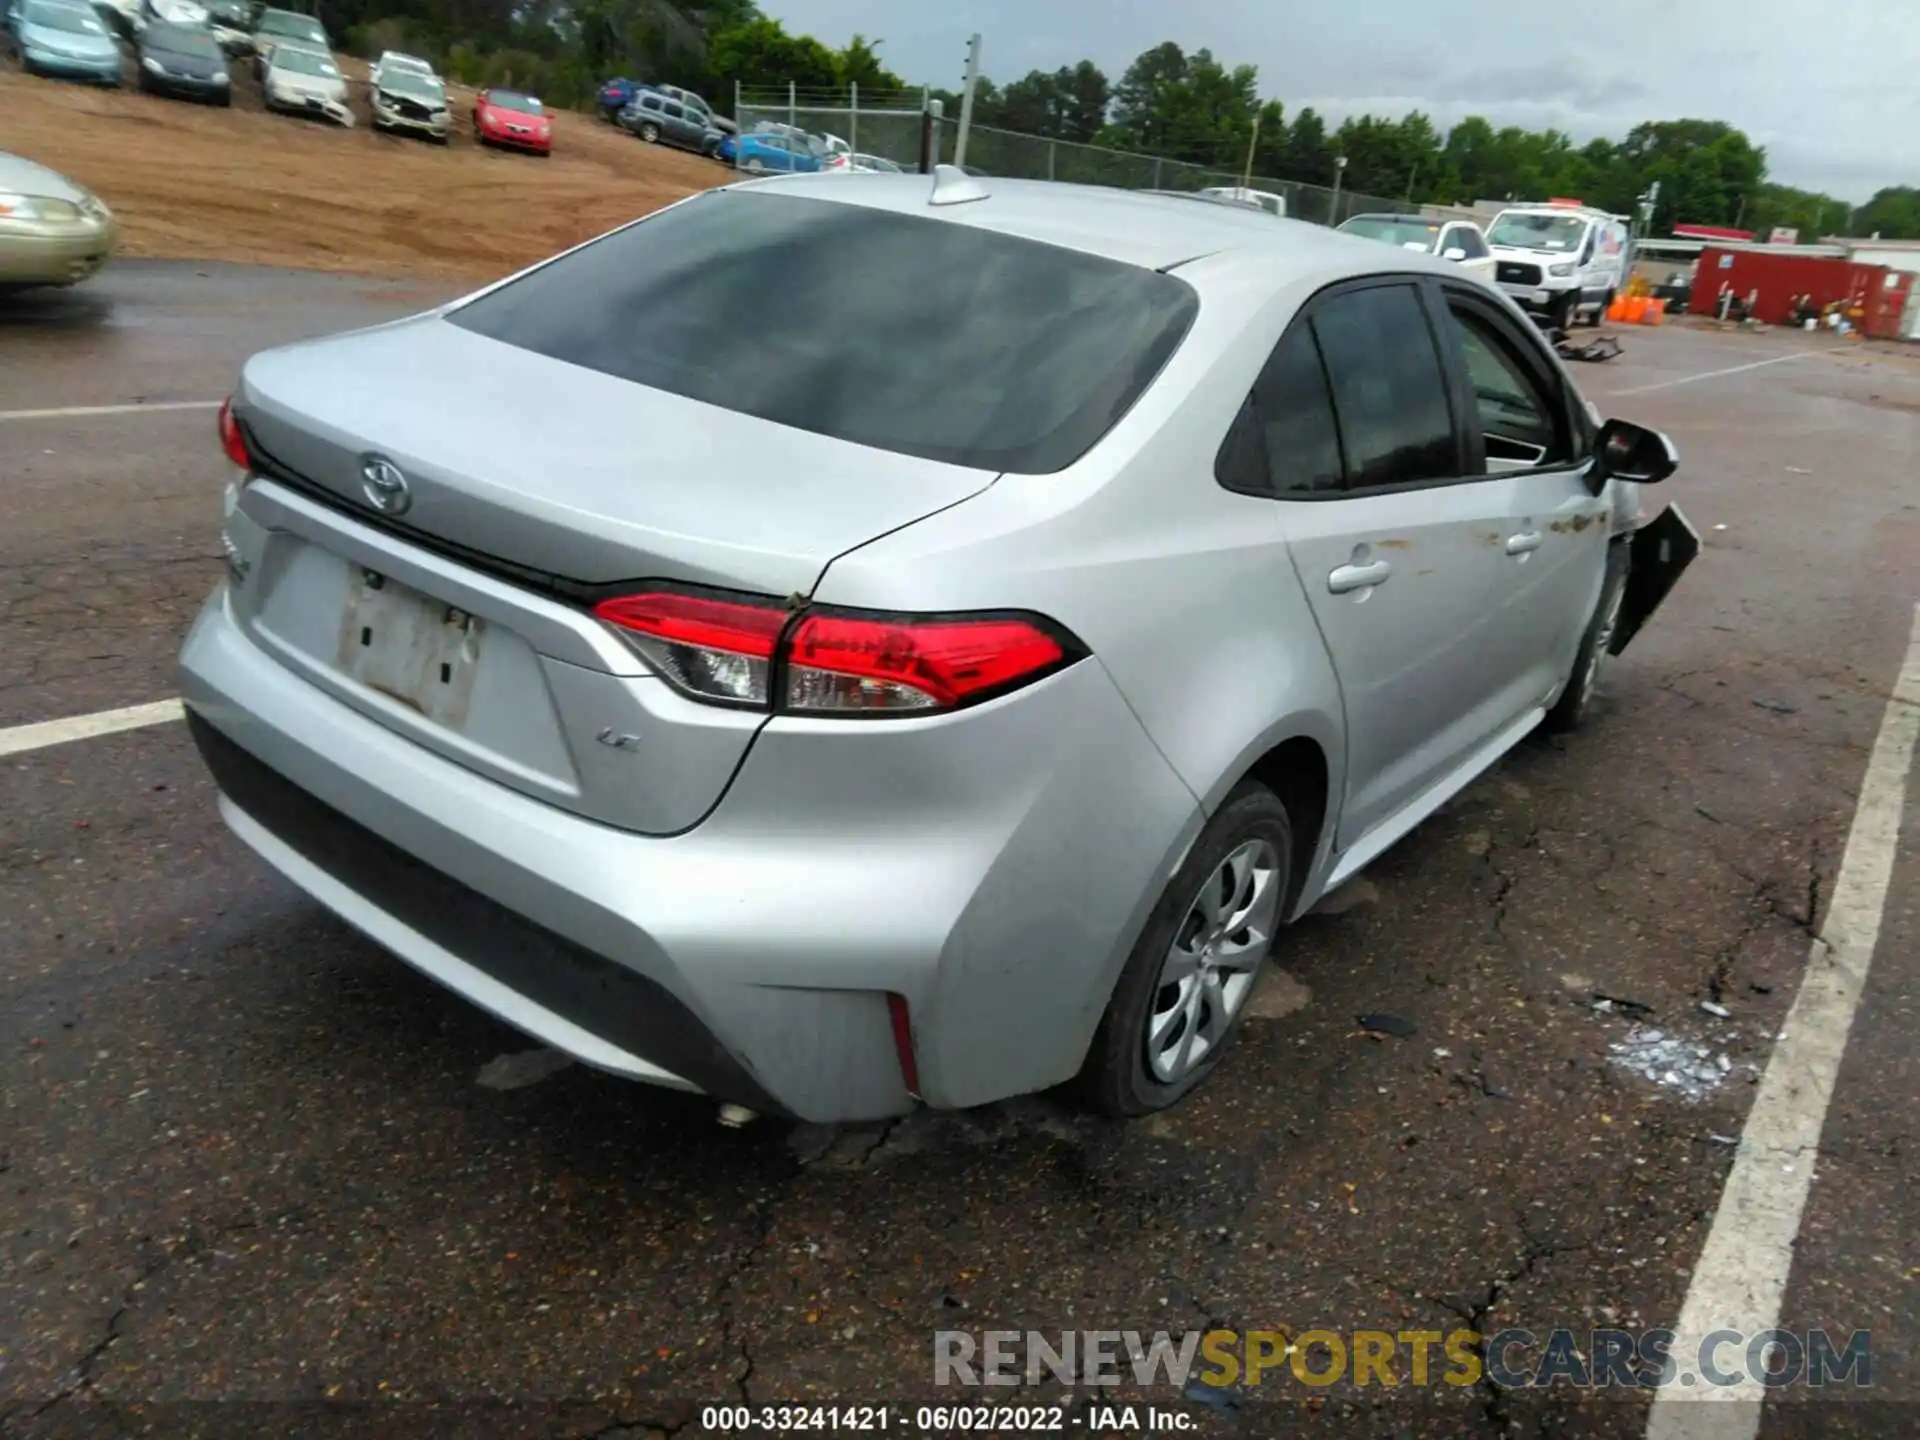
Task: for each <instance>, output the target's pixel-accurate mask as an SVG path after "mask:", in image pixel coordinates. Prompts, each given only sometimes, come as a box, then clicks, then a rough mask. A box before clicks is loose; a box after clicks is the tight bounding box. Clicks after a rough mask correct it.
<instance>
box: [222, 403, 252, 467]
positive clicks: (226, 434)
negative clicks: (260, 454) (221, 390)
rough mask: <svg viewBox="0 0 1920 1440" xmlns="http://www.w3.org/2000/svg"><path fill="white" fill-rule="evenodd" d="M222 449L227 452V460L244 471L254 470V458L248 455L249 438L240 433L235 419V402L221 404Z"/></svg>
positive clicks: (238, 424) (238, 423)
mask: <svg viewBox="0 0 1920 1440" xmlns="http://www.w3.org/2000/svg"><path fill="white" fill-rule="evenodd" d="M220 448H221V449H222V450H224V451H226V452H227V459H229V460H231V461H232V462H233V463H234V464H236V465H238V466H239V467H240V468H241V469H242V470H251V469H252V468H253V457H252V456H251V455H249V454H248V453H247V437H246V436H244V435H242V434H241V433H240V422H239V421H238V420H236V419H234V418H233V401H232V400H231V399H227V400H222V401H221V402H220Z"/></svg>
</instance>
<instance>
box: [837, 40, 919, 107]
mask: <svg viewBox="0 0 1920 1440" xmlns="http://www.w3.org/2000/svg"><path fill="white" fill-rule="evenodd" d="M880 44H881V42H880V41H878V40H869V39H867V37H866V36H864V35H860V34H855V35H854V37H853V39H851V40H849V41H848V42H847V44H846V48H845V49H843V50H836V51H834V52H833V77H834V83H835V84H836V85H858V86H859V87H860V88H861V89H862V90H863V91H866V92H868V93H869V94H873V95H882V94H890V93H892V92H894V91H899V90H904V89H906V88H907V82H906V81H904V80H902V79H901V78H900V77H899V76H898V75H896V74H894V73H893V71H891V70H889V69H887V67H886V66H885V65H883V64H882V63H881V62H880Z"/></svg>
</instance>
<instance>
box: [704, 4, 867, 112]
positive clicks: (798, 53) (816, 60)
mask: <svg viewBox="0 0 1920 1440" xmlns="http://www.w3.org/2000/svg"><path fill="white" fill-rule="evenodd" d="M838 60H839V57H838V56H836V55H835V53H834V52H833V51H831V50H829V49H828V48H827V47H826V46H825V45H822V44H821V43H820V42H819V41H818V40H816V39H814V38H813V37H812V36H811V35H789V34H788V33H787V31H786V27H785V26H783V25H781V23H780V22H779V21H778V20H769V19H766V18H765V17H758V18H755V19H752V20H749V21H747V22H746V23H745V24H742V25H735V26H733V27H731V28H729V29H726V30H722V31H720V32H718V33H717V34H715V35H714V37H713V39H712V40H711V41H710V42H709V43H708V46H707V72H708V77H709V84H710V86H711V87H712V88H713V89H714V90H715V91H717V92H718V93H719V94H721V95H725V96H731V95H732V94H733V89H734V86H735V85H736V84H737V85H739V86H741V87H742V88H743V89H748V90H753V89H759V90H769V89H777V88H784V87H785V86H787V85H789V84H791V85H793V86H795V87H796V88H798V89H801V90H830V89H833V88H835V87H836V86H837V85H839V83H840V79H839V75H840V72H839V68H838Z"/></svg>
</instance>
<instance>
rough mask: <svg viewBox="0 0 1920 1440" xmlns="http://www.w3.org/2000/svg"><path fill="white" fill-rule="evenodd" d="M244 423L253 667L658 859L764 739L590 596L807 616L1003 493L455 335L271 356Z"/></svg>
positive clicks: (754, 717)
mask: <svg viewBox="0 0 1920 1440" xmlns="http://www.w3.org/2000/svg"><path fill="white" fill-rule="evenodd" d="M234 411H235V414H236V416H238V417H239V418H240V419H241V421H242V423H243V424H244V425H245V426H246V428H247V430H248V432H249V434H250V436H251V437H252V439H253V441H254V442H255V444H256V447H257V449H258V450H259V451H261V452H264V455H265V456H266V457H268V458H269V459H270V461H271V462H272V463H271V465H270V466H268V467H266V473H267V475H268V477H269V478H265V479H261V480H258V481H256V482H254V483H253V484H252V485H250V486H248V487H247V489H246V491H245V492H243V495H242V499H241V502H240V508H239V511H238V513H236V514H235V516H233V517H232V519H231V521H230V524H229V535H228V543H229V545H230V547H232V550H233V559H234V563H235V568H234V572H233V573H234V575H235V577H236V578H235V579H234V580H233V582H232V583H231V585H230V590H229V593H230V603H232V605H233V606H234V610H235V614H236V617H237V618H238V619H239V620H240V622H241V624H242V625H243V626H244V627H245V628H246V629H247V631H248V633H249V634H250V635H251V636H252V638H253V639H254V641H255V643H257V644H259V645H260V646H261V648H262V649H264V650H266V651H267V652H268V653H270V654H272V655H273V656H274V657H275V658H276V659H277V660H279V661H280V662H281V663H282V664H284V665H286V666H287V667H288V668H290V669H292V670H294V671H295V672H296V673H298V674H300V675H302V676H303V677H304V678H306V679H307V680H309V681H310V682H312V683H313V684H315V685H316V686H318V687H319V688H320V689H322V690H323V691H325V692H326V693H328V694H330V695H332V696H333V697H334V698H336V699H338V700H340V701H341V702H342V703H344V704H347V705H349V706H351V707H353V708H354V709H356V710H358V711H359V712H360V713H361V714H363V715H365V716H367V717H368V718H370V719H373V720H375V721H377V722H379V723H381V724H383V725H385V726H387V727H388V728H390V729H392V730H395V731H397V732H398V733H401V734H404V735H406V736H407V737H408V738H410V739H412V740H415V741H417V742H418V743H420V744H422V745H424V746H426V747H428V748H429V749H431V750H433V751H435V752H437V753H438V754H440V755H442V756H443V757H445V758H446V759H448V760H450V761H453V762H455V763H457V764H459V765H462V766H465V767H466V768H468V769H470V770H474V771H476V772H478V773H480V774H483V775H486V776H488V777H489V778H491V779H493V780H495V781H498V782H499V783H502V784H505V785H509V786H512V787H513V788H515V789H517V790H520V791H522V792H524V793H527V794H531V795H534V796H536V797H538V798H540V799H542V800H545V801H548V802H549V803H552V804H555V805H558V806H561V807H562V808H565V809H569V810H572V811H575V812H576V813H579V814H582V815H587V816H590V817H592V818H594V819H597V820H600V821H603V822H605V823H607V824H611V825H616V826H619V827H621V828H623V829H629V830H635V831H640V832H642V833H647V834H668V833H673V832H676V831H679V830H684V829H686V828H687V827H689V826H691V825H694V824H697V823H698V822H699V821H700V819H701V818H702V817H703V816H704V815H705V814H706V813H707V811H709V810H710V809H711V808H712V806H713V805H714V803H715V802H716V801H717V800H718V799H719V797H720V795H721V794H722V793H723V792H724V790H725V788H726V784H727V782H728V780H729V779H730V778H731V776H732V775H733V772H734V770H735V769H736V768H737V767H738V765H739V763H740V760H741V759H742V758H743V757H744V755H745V753H746V750H747V747H748V746H749V745H750V744H751V743H752V740H753V737H754V735H755V734H756V733H757V732H758V730H759V727H760V725H761V724H762V723H763V721H764V719H765V717H764V715H762V714H760V713H759V712H753V711H740V710H729V709H722V708H718V707H715V706H711V705H706V704H701V703H698V702H695V701H693V700H689V699H687V698H685V697H683V696H681V695H680V694H679V692H678V691H676V690H674V689H673V688H672V687H671V686H669V685H668V684H667V682H666V681H664V680H662V679H660V678H659V677H658V676H657V675H653V674H651V673H650V672H649V671H648V669H647V667H646V666H645V665H644V664H643V663H642V662H641V661H640V660H639V658H638V656H637V655H635V654H634V653H633V652H632V651H631V650H629V649H628V648H627V647H626V646H625V645H624V644H623V643H622V642H620V641H619V640H617V639H616V638H614V637H613V636H612V635H611V634H610V633H609V632H608V631H607V630H606V629H605V627H603V626H601V625H600V623H599V622H598V621H595V620H593V619H592V618H591V616H590V615H588V614H587V610H586V603H587V602H586V599H585V592H587V591H589V590H591V589H593V588H597V587H602V586H610V585H611V586H615V587H616V588H617V587H618V585H619V584H620V583H621V582H644V581H657V580H672V581H682V582H691V583H697V584H705V585H714V586H721V587H725V588H729V589H735V590H745V591H753V592H758V593H763V594H769V595H789V594H794V593H800V594H805V593H807V592H810V591H811V590H812V589H813V587H814V585H815V583H816V582H817V580H818V578H819V576H820V574H821V572H822V571H823V570H824V569H825V567H826V565H827V564H828V562H829V561H831V560H832V559H833V558H834V557H835V556H837V555H839V554H842V553H844V552H845V551H847V550H850V549H852V548H854V547H856V546H858V545H860V544H863V543H864V542H866V541H868V540H871V539H873V538H875V537H876V536H878V535H881V534H883V533H885V532H887V531H889V530H894V529H898V528H899V527H901V526H903V525H907V524H910V523H912V522H913V521H914V520H917V519H919V518H921V517H922V516H925V515H927V514H930V513H932V512H933V511H935V510H939V509H943V508H945V507H947V506H950V505H953V504H955V503H957V502H959V501H961V500H964V499H966V498H967V497H968V496H969V495H972V494H975V493H978V492H979V491H980V490H982V489H984V488H985V487H986V486H987V485H989V484H991V483H992V480H993V478H994V477H993V476H992V475H991V474H988V473H986V472H983V471H980V470H973V469H966V468H963V467H959V466H950V465H944V464H940V463H938V462H933V461H927V460H920V459H915V458H913V457H909V456H902V455H895V454H889V453H885V452H881V451H875V450H869V449H867V448H865V447H862V446H857V445H851V444H847V443H845V442H841V441H835V440H830V439H827V438H825V437H823V436H818V435H812V434H807V433H804V432H799V431H795V430H792V429H790V428H788V427H784V426H778V425H774V424H770V423H768V422H766V421H761V420H756V419H753V418H751V417H748V416H743V415H737V414H734V413H732V412H730V411H727V410H723V409H721V408H719V407H717V406H713V405H708V404H704V403H701V402H697V401H691V400H685V399H681V398H679V397H676V396H672V395H667V394H663V393H661V392H658V391H654V390H650V389H647V388H645V387H642V386H639V385H635V384H633V383H631V382H628V381H625V380H620V379H616V378H613V377H610V376H606V375H602V374H599V373H597V372H594V371H589V370H584V369H581V368H579V367H577V366H572V365H568V364H565V363H563V362H559V361H554V360H548V359H545V358H542V357H541V356H538V355H535V354H533V353H532V352H530V351H525V350H520V349H517V348H515V347H513V346H510V345H505V344H502V343H500V342H498V341H495V340H491V339H488V338H486V337H484V336H480V335H475V334H473V333H471V332H469V331H465V330H462V329H459V328H458V327H455V326H451V325H447V324H445V323H444V322H442V321H441V320H439V319H438V318H437V317H435V316H424V317H417V318H415V319H412V320H405V321H400V322H397V323H395V324H393V325H389V326H384V327H381V328H378V329H375V330H371V331H361V332H356V333H354V334H350V335H345V336H338V337H333V338H330V339H326V340H320V341H314V342H309V343H307V344H303V345H298V346H292V347H288V348H286V349H283V350H277V351H268V352H265V353H263V354H261V355H258V356H255V357H254V358H253V359H252V360H251V361H249V362H248V364H247V366H246V369H245V372H244V374H243V377H242V383H241V387H240V391H239V393H238V394H237V395H236V396H235V400H234ZM369 455H376V456H379V457H381V458H383V459H385V460H386V461H388V462H390V464H391V465H393V466H395V467H397V468H398V470H399V471H400V472H401V473H402V475H403V476H404V477H405V482H406V486H407V490H408V494H409V498H410V503H409V504H408V505H407V507H406V508H405V509H404V511H403V512H402V513H400V514H398V515H393V514H387V513H383V512H382V511H381V510H380V509H379V508H378V507H376V506H375V505H374V504H373V503H372V502H371V500H370V499H369V494H370V493H372V494H380V493H382V492H381V491H380V490H379V489H378V488H377V487H375V488H373V489H372V490H371V491H370V489H369V487H368V485H367V483H366V479H365V476H364V475H363V473H362V472H363V467H364V466H365V464H366V457H367V456H369ZM276 475H277V478H274V477H276ZM383 478H390V477H383Z"/></svg>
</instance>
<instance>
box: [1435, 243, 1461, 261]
mask: <svg viewBox="0 0 1920 1440" xmlns="http://www.w3.org/2000/svg"><path fill="white" fill-rule="evenodd" d="M1440 258H1441V259H1442V260H1453V261H1456V262H1458V261H1461V260H1464V259H1466V258H1467V252H1466V251H1465V250H1462V249H1461V248H1460V247H1459V246H1458V245H1449V246H1448V247H1447V248H1446V249H1444V250H1442V251H1441V252H1440Z"/></svg>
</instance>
